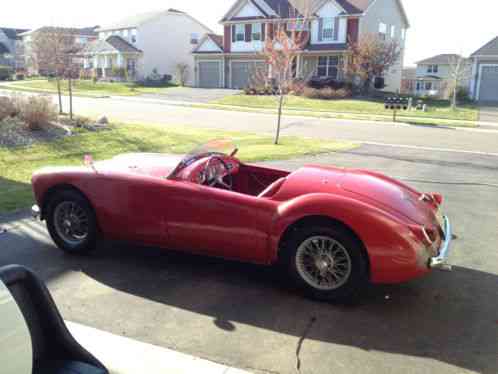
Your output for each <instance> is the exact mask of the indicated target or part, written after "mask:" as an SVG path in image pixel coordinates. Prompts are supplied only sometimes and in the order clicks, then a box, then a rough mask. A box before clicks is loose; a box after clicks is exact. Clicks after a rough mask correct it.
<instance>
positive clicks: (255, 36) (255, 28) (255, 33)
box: [251, 23, 262, 40]
mask: <svg viewBox="0 0 498 374" xmlns="http://www.w3.org/2000/svg"><path fill="white" fill-rule="evenodd" d="M251 35H252V40H261V39H262V24H261V23H253V24H252V31H251Z"/></svg>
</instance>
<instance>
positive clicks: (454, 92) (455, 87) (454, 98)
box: [451, 83, 458, 110]
mask: <svg viewBox="0 0 498 374" xmlns="http://www.w3.org/2000/svg"><path fill="white" fill-rule="evenodd" d="M457 89H458V87H457V83H455V86H454V88H453V97H452V100H451V109H453V110H455V109H456V107H457Z"/></svg>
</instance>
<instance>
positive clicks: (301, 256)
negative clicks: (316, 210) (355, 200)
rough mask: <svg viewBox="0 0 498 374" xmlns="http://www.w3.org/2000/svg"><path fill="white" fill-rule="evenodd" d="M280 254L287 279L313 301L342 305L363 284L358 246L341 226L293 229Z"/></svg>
mask: <svg viewBox="0 0 498 374" xmlns="http://www.w3.org/2000/svg"><path fill="white" fill-rule="evenodd" d="M283 250H284V254H283V255H284V263H285V266H286V267H287V269H288V272H289V273H290V276H291V278H292V279H293V280H294V282H295V283H296V284H297V286H299V287H300V288H301V289H303V290H304V291H305V293H306V294H307V295H308V296H310V297H312V298H314V299H318V300H325V301H344V300H347V299H351V298H352V297H354V296H356V295H357V294H359V292H360V291H361V290H362V289H363V288H364V286H365V285H366V284H367V281H368V263H367V259H366V258H365V255H364V251H363V250H362V244H361V242H360V241H359V240H358V239H357V238H356V237H355V236H354V235H352V234H351V233H350V232H349V231H348V230H346V229H345V228H343V227H341V226H330V227H329V226H314V227H300V228H297V229H296V230H295V231H294V232H293V233H292V234H291V235H290V237H289V238H288V240H286V244H285V247H284V249H283Z"/></svg>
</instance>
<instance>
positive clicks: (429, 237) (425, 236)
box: [413, 226, 437, 247]
mask: <svg viewBox="0 0 498 374" xmlns="http://www.w3.org/2000/svg"><path fill="white" fill-rule="evenodd" d="M413 232H414V233H415V235H416V236H417V238H418V239H419V240H420V241H421V242H422V243H424V244H425V245H426V246H427V247H432V246H433V245H434V243H435V242H436V240H437V234H436V232H435V231H434V230H432V229H430V228H426V227H424V226H415V227H413Z"/></svg>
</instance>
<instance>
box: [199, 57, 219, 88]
mask: <svg viewBox="0 0 498 374" xmlns="http://www.w3.org/2000/svg"><path fill="white" fill-rule="evenodd" d="M199 87H202V88H220V87H221V62H219V61H209V62H207V61H206V62H199Z"/></svg>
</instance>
